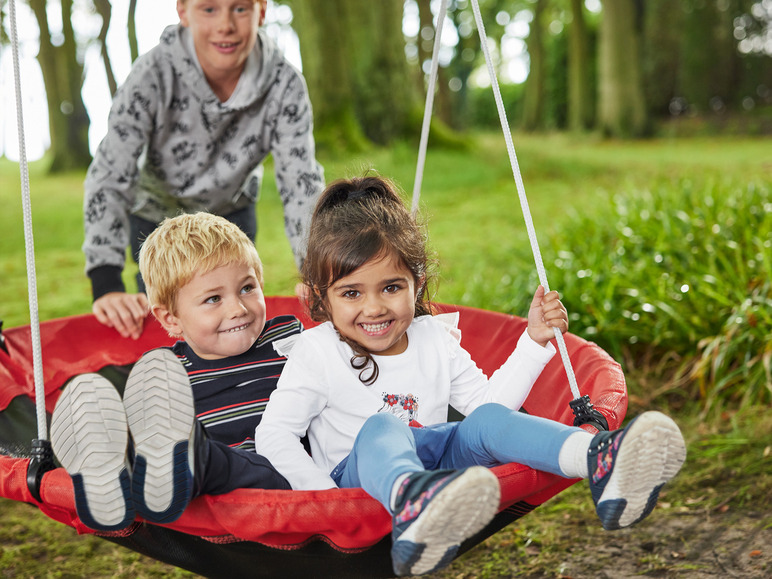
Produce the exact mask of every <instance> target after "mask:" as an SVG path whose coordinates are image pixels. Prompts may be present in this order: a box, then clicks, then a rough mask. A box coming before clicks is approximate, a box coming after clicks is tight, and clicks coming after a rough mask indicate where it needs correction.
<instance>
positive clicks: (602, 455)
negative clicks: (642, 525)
mask: <svg viewBox="0 0 772 579" xmlns="http://www.w3.org/2000/svg"><path fill="white" fill-rule="evenodd" d="M684 460H686V445H685V443H684V438H683V436H682V434H681V430H680V429H679V428H678V425H676V423H675V422H674V421H673V420H672V419H671V418H670V417H668V416H666V415H664V414H662V413H661V412H656V411H651V412H644V413H643V414H641V415H640V416H638V417H637V418H635V419H634V420H633V421H632V422H630V424H628V425H627V427H626V428H624V429H620V430H615V431H613V432H600V433H598V434H596V435H595V437H594V438H593V440H592V442H591V443H590V450H589V452H588V455H587V465H588V467H589V483H590V492H591V493H592V499H593V501H594V502H595V512H596V513H597V514H598V517H599V518H600V520H601V523H602V524H603V528H604V529H606V530H609V531H610V530H614V529H621V528H623V527H629V526H630V525H634V524H635V523H637V522H638V521H640V520H642V519H644V518H646V517H647V516H648V515H649V513H651V511H652V510H653V509H654V507H655V505H656V504H657V499H658V497H659V491H660V489H661V488H662V486H663V485H664V484H665V483H666V482H668V481H669V480H670V479H672V478H673V477H674V476H675V475H676V474H678V471H679V470H680V469H681V465H683V463H684Z"/></svg>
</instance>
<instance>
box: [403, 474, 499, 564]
mask: <svg viewBox="0 0 772 579" xmlns="http://www.w3.org/2000/svg"><path fill="white" fill-rule="evenodd" d="M500 496H501V488H500V486H499V481H498V479H497V478H496V476H495V475H494V474H493V473H492V472H491V471H489V470H488V469H487V468H484V467H481V466H473V467H471V468H468V469H465V470H458V471H448V470H442V471H421V472H416V473H413V474H410V475H408V477H407V478H405V480H404V481H403V482H402V484H401V485H400V488H399V490H398V491H397V497H396V501H395V504H396V507H395V509H394V513H395V514H394V518H393V525H394V527H393V530H392V534H391V537H392V547H391V561H392V565H393V567H394V572H395V573H396V574H397V575H401V576H402V575H420V574H423V573H429V572H431V571H435V570H437V569H441V568H442V567H445V566H446V565H448V564H450V562H451V561H452V560H453V558H454V557H455V556H456V553H457V552H458V548H459V546H460V545H461V543H462V542H463V541H464V540H465V539H467V538H469V537H471V536H472V535H474V534H475V533H477V532H479V531H481V530H482V529H483V528H485V525H487V524H488V523H489V522H490V521H491V519H493V517H494V516H495V515H496V512H497V510H498V507H499V500H500Z"/></svg>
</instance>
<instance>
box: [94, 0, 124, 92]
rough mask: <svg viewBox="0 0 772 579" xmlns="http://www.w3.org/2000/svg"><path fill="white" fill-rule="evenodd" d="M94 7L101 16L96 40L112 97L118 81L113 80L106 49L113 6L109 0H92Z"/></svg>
mask: <svg viewBox="0 0 772 579" xmlns="http://www.w3.org/2000/svg"><path fill="white" fill-rule="evenodd" d="M94 7H95V8H96V11H97V12H98V13H99V16H101V17H102V27H101V28H100V29H99V36H98V37H97V41H98V42H99V45H100V49H101V52H102V62H103V63H104V66H105V76H106V77H107V87H108V88H109V89H110V97H113V96H115V91H117V90H118V82H117V81H116V80H115V74H114V73H113V65H112V64H111V62H110V53H109V52H108V50H107V31H108V30H109V29H110V19H111V18H112V11H113V7H112V5H111V4H110V0H94Z"/></svg>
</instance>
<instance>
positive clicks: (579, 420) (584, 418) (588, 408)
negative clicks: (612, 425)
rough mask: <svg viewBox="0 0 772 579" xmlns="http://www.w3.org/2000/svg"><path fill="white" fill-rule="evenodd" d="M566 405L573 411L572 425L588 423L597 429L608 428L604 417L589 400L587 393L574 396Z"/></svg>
mask: <svg viewBox="0 0 772 579" xmlns="http://www.w3.org/2000/svg"><path fill="white" fill-rule="evenodd" d="M568 405H569V406H570V407H571V410H573V411H574V426H584V425H585V424H589V425H590V426H594V427H595V428H597V429H598V430H608V421H607V420H606V417H605V416H603V414H601V412H600V410H596V409H595V406H593V405H592V402H590V397H589V395H587V394H585V395H584V396H582V397H581V398H575V399H574V400H571V402H569V403H568Z"/></svg>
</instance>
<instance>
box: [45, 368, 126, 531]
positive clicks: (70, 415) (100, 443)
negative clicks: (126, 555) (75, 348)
mask: <svg viewBox="0 0 772 579" xmlns="http://www.w3.org/2000/svg"><path fill="white" fill-rule="evenodd" d="M128 438H129V433H128V428H127V423H126V414H125V412H124V409H123V403H122V402H121V397H120V396H119V395H118V392H117V391H116V390H115V388H114V387H113V385H112V384H111V383H110V382H109V381H108V380H107V379H106V378H104V377H102V376H100V375H99V374H82V375H80V376H76V377H75V378H74V379H73V380H72V381H71V382H70V383H69V384H68V385H67V387H66V388H65V389H64V392H62V395H61V396H60V397H59V400H58V401H57V403H56V407H55V408H54V413H53V416H52V418H51V445H52V447H53V449H54V454H55V455H56V458H57V459H58V460H59V462H60V463H61V465H62V466H63V467H64V468H65V469H66V470H67V472H68V473H69V475H70V476H71V477H72V479H73V487H74V490H75V506H76V509H77V511H78V517H79V518H80V519H81V521H83V523H84V524H86V525H87V526H89V527H91V528H92V529H95V530H98V531H113V530H118V529H122V528H124V527H126V526H127V525H128V524H129V523H131V522H132V521H133V520H134V510H133V506H132V501H131V491H130V474H129V468H128V465H127V461H126V445H127V443H128Z"/></svg>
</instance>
